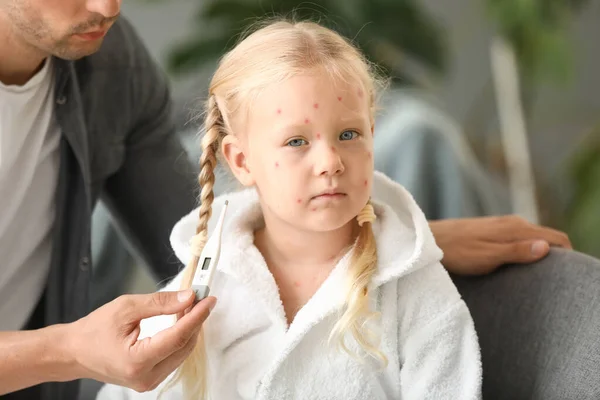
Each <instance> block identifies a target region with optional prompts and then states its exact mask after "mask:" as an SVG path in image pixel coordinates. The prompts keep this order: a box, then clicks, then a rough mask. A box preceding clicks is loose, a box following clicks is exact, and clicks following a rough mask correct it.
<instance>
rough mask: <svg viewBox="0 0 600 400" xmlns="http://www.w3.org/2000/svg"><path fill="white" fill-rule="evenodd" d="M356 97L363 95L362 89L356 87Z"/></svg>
mask: <svg viewBox="0 0 600 400" xmlns="http://www.w3.org/2000/svg"><path fill="white" fill-rule="evenodd" d="M358 97H363V91H362V89H360V88H359V89H358Z"/></svg>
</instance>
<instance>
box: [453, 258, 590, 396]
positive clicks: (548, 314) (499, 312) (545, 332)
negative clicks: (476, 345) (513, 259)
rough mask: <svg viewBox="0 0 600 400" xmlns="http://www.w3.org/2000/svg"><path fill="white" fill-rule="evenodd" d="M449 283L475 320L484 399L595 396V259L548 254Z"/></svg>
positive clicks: (455, 279)
mask: <svg viewBox="0 0 600 400" xmlns="http://www.w3.org/2000/svg"><path fill="white" fill-rule="evenodd" d="M454 281H455V284H456V285H457V286H458V288H459V290H460V292H461V294H462V295H463V298H464V299H465V301H466V302H467V305H468V306H469V309H470V310H471V314H472V316H473V319H474V320H475V327H476V329H477V333H478V336H479V341H480V345H481V353H482V363H483V394H484V396H483V398H484V399H485V400H505V399H506V400H519V399H527V400H553V399H557V400H558V399H560V400H566V399H574V400H575V399H576V400H586V399H590V400H592V399H594V400H598V399H600V261H598V260H597V259H595V258H592V257H589V256H586V255H583V254H581V253H577V252H570V251H565V250H552V252H551V254H550V255H549V256H548V257H546V258H545V259H543V260H541V261H539V262H537V263H535V264H532V265H528V266H508V267H506V268H503V269H500V270H498V271H497V272H495V273H494V274H491V275H489V276H485V277H476V278H464V277H454Z"/></svg>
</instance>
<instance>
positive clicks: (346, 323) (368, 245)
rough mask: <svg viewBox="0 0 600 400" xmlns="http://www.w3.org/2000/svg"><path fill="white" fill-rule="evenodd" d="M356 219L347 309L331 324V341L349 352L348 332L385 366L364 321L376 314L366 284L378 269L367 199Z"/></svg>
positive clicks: (371, 215) (371, 216)
mask: <svg viewBox="0 0 600 400" xmlns="http://www.w3.org/2000/svg"><path fill="white" fill-rule="evenodd" d="M357 220H358V224H359V226H360V231H359V234H358V238H357V239H356V244H355V246H354V250H353V252H352V258H351V260H350V266H349V269H348V281H349V287H348V291H347V294H346V309H345V311H344V313H343V314H342V315H341V317H340V319H339V320H338V322H337V323H336V324H335V326H334V327H333V329H332V331H331V335H330V340H332V339H333V338H336V339H337V340H338V344H339V346H340V347H341V348H342V349H343V350H344V351H345V352H347V353H348V354H351V355H352V352H351V351H350V350H349V349H348V347H347V346H346V344H345V340H344V336H345V334H346V332H347V331H349V332H350V333H351V334H352V336H353V337H354V339H355V340H356V342H357V343H358V344H359V346H360V347H361V348H362V349H363V350H364V351H366V352H367V353H368V354H369V355H370V356H372V357H374V358H375V359H378V360H379V361H381V362H382V363H383V365H386V364H387V358H386V357H385V355H384V354H383V353H382V352H381V351H380V350H379V349H378V348H377V347H376V346H375V345H374V343H373V341H374V340H375V339H376V338H375V337H374V335H373V333H372V332H371V331H369V330H368V327H367V324H366V322H367V321H368V320H369V319H371V318H373V317H376V316H377V313H375V312H372V311H370V310H369V291H368V286H369V283H370V282H371V279H372V278H373V275H375V272H376V271H377V246H376V243H375V235H374V234H373V226H372V225H373V224H372V223H373V221H374V220H375V214H374V212H373V206H372V205H371V204H370V202H369V203H367V205H366V206H365V208H363V210H362V211H361V212H360V213H359V214H358V217H357Z"/></svg>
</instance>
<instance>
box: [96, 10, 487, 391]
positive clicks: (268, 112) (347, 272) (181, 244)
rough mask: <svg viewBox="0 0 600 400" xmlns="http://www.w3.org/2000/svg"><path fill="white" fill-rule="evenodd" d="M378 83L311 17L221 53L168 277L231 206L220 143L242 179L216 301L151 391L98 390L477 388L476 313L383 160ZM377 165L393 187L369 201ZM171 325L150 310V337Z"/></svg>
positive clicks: (183, 280) (188, 273) (185, 282)
mask: <svg viewBox="0 0 600 400" xmlns="http://www.w3.org/2000/svg"><path fill="white" fill-rule="evenodd" d="M377 87H378V81H377V79H376V78H375V76H374V73H373V68H372V67H371V66H370V65H369V64H368V63H367V61H366V60H365V59H364V58H363V57H362V56H361V54H360V53H359V52H358V51H357V50H356V49H355V48H354V47H353V46H352V45H351V44H350V43H348V42H347V41H346V40H344V39H343V38H341V37H340V36H339V35H338V34H336V33H334V32H332V31H330V30H328V29H326V28H324V27H321V26H319V25H317V24H313V23H309V22H301V23H288V22H275V23H271V24H269V25H267V26H265V27H263V28H262V29H259V30H257V31H256V32H254V33H253V34H251V35H249V36H248V37H247V38H246V39H245V40H243V41H242V42H241V43H239V44H238V45H237V47H236V48H235V49H233V50H232V51H231V52H229V53H228V54H227V55H226V56H225V57H224V58H223V59H222V60H221V62H220V65H219V67H218V69H217V71H216V72H215V75H214V78H213V80H212V82H211V85H210V88H209V99H208V102H207V106H206V107H207V108H206V121H205V128H206V134H205V136H204V138H203V140H202V150H203V152H202V157H201V172H200V176H199V181H200V186H201V187H202V192H201V202H202V203H201V206H200V207H199V210H197V211H194V212H193V213H191V214H190V215H188V216H186V217H184V218H183V219H182V221H180V223H178V224H177V225H176V226H175V228H174V230H173V234H172V238H171V239H172V245H173V248H174V250H175V252H176V254H177V255H178V257H179V258H180V259H181V260H182V261H183V262H185V263H186V264H187V265H186V268H185V269H184V270H183V271H182V273H181V274H179V275H178V276H177V277H176V278H175V279H174V280H173V281H172V282H171V283H170V284H169V285H167V287H166V288H165V290H177V289H181V288H187V287H189V286H190V283H191V277H192V274H193V273H194V271H195V269H196V267H197V263H198V256H199V254H200V251H201V247H202V243H203V242H204V241H205V240H206V237H207V232H208V231H209V229H208V226H209V222H210V225H211V228H212V226H213V225H214V222H215V221H214V218H212V219H211V215H215V216H218V213H216V212H214V211H215V210H213V208H215V206H216V207H217V208H218V207H222V205H223V202H224V200H225V198H224V197H222V198H218V199H216V200H215V201H214V202H213V197H214V196H213V191H212V190H213V185H214V183H215V176H214V169H215V166H216V164H217V155H219V156H222V159H223V160H224V161H225V163H226V165H227V166H228V167H229V169H230V170H231V171H232V173H233V175H234V176H235V177H236V178H237V180H238V181H239V182H240V183H241V184H242V185H244V186H246V187H247V188H246V189H245V190H243V191H241V192H236V193H230V194H228V195H227V196H226V198H227V200H228V201H229V206H228V209H229V215H228V217H227V219H226V223H225V227H224V231H223V244H222V249H221V259H220V261H219V264H218V271H217V275H216V277H215V280H214V282H213V287H212V288H211V295H214V296H216V297H217V298H218V304H217V306H216V307H215V309H214V310H213V311H212V313H211V315H210V317H209V318H208V319H207V320H206V322H205V324H204V326H203V329H202V331H201V333H200V335H199V338H198V343H197V345H196V348H195V349H194V351H193V353H192V354H191V355H190V356H189V357H188V359H186V361H185V362H184V363H183V365H182V366H181V367H180V368H179V370H178V371H177V373H176V374H174V375H173V376H171V377H170V379H167V380H166V381H165V382H164V383H163V384H161V385H160V386H159V387H158V388H157V389H155V390H153V391H151V392H148V393H145V394H139V393H136V392H134V391H132V390H129V389H125V388H121V387H117V386H112V385H107V386H105V387H104V388H103V389H102V391H101V393H100V394H99V399H102V400H104V399H112V400H114V399H150V398H152V399H154V398H157V397H158V395H159V394H162V398H164V399H167V400H176V399H182V400H183V399H184V400H191V399H194V400H195V399H205V398H211V399H217V400H235V399H260V400H263V399H264V400H267V399H269V400H271V399H272V400H275V399H277V400H282V399H344V400H346V399H347V400H352V399H356V400H371V399H419V400H421V399H461V400H467V399H478V398H479V397H480V386H481V366H480V355H479V347H478V343H477V337H476V334H475V330H474V326H473V322H472V320H471V317H470V314H469V311H468V310H467V307H466V305H465V304H464V302H463V301H462V299H461V298H460V295H459V294H458V292H457V290H456V288H455V287H454V286H453V284H452V281H451V280H450V278H449V276H448V274H447V273H446V271H445V270H444V269H443V267H442V265H441V264H440V260H441V257H442V254H441V251H440V250H439V248H438V247H437V246H436V245H435V242H434V240H433V236H432V234H431V232H430V230H429V228H428V225H427V222H426V220H425V217H424V216H423V214H422V212H421V211H420V210H419V208H418V207H417V205H416V204H415V202H414V201H413V199H412V197H411V196H410V195H409V194H408V193H407V192H406V191H405V190H404V189H403V188H402V187H401V186H400V185H398V184H396V183H393V182H391V181H390V180H388V179H386V178H385V177H382V176H381V175H379V174H377V173H374V171H373V153H372V150H373V132H374V129H373V128H374V126H373V124H374V110H375V106H376V104H375V94H376V89H377ZM375 177H377V179H379V180H380V181H381V182H383V185H384V186H385V190H386V192H387V194H388V197H389V198H390V201H388V202H379V201H376V200H373V201H371V200H370V197H371V189H372V186H373V182H374V179H375ZM213 203H214V204H213ZM194 231H195V232H196V234H195V235H194ZM192 236H193V237H192ZM190 240H191V241H192V242H193V244H194V245H193V246H191V247H190V245H189V243H190ZM172 324H173V319H172V318H167V317H155V318H151V319H148V320H145V321H143V323H142V326H141V335H140V339H141V338H143V337H151V336H153V335H155V334H156V333H157V332H159V331H161V330H163V329H166V328H167V327H168V326H170V325H172Z"/></svg>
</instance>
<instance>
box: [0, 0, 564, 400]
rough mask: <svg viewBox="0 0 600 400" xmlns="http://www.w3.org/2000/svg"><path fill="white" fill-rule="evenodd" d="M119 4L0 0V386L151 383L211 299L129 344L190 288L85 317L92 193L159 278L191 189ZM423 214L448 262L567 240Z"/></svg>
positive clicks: (157, 85) (64, 393) (520, 256)
mask: <svg viewBox="0 0 600 400" xmlns="http://www.w3.org/2000/svg"><path fill="white" fill-rule="evenodd" d="M119 11H120V0H0V210H1V211H0V259H2V264H1V266H0V268H1V271H0V324H1V325H0V331H1V332H0V395H2V394H6V393H11V392H12V393H11V394H8V395H6V396H5V397H1V396H0V398H4V399H20V398H26V399H32V400H33V399H40V398H44V399H76V398H77V391H78V385H77V382H76V381H75V380H77V379H80V378H92V379H96V380H99V381H103V382H112V383H117V384H120V385H124V386H129V387H132V388H134V389H136V390H139V391H144V390H148V389H152V388H153V387H155V386H156V385H157V384H158V383H159V382H160V381H161V380H163V379H164V378H165V377H166V376H167V375H168V374H169V373H170V372H172V371H173V370H174V369H175V368H177V366H178V365H179V364H180V363H181V362H182V360H183V359H184V358H185V356H186V355H187V354H188V353H189V351H190V350H191V348H192V347H193V345H194V343H195V338H196V333H197V332H198V330H199V328H200V326H201V324H202V322H203V321H204V319H205V318H206V317H207V315H208V312H209V309H210V308H211V307H212V306H214V301H215V299H213V298H209V299H207V300H205V301H203V302H200V303H199V304H198V305H197V306H195V307H194V308H192V309H191V311H189V312H188V313H187V314H186V315H185V316H184V317H183V318H182V319H180V321H179V322H178V323H177V324H176V325H175V327H174V328H173V329H170V330H169V331H165V332H164V333H163V334H161V335H158V336H156V337H154V338H152V339H151V340H148V339H146V340H144V341H141V342H137V341H136V339H137V334H138V332H139V327H138V324H139V321H140V320H141V319H143V318H147V317H149V316H151V315H156V314H161V313H162V314H174V313H179V312H181V311H182V310H186V309H189V308H190V306H191V304H192V302H193V299H192V298H191V293H181V294H180V296H179V298H180V299H181V301H178V299H177V298H178V296H177V294H176V293H167V294H161V295H160V296H159V295H156V294H154V295H148V296H122V297H120V298H118V299H116V300H115V301H113V302H111V303H108V304H107V305H105V306H103V307H101V308H99V309H98V310H96V311H94V312H93V313H91V314H89V315H87V316H86V314H87V312H88V295H89V289H88V287H89V282H90V279H91V276H90V256H89V253H90V223H91V212H92V209H93V207H94V205H95V204H96V203H97V202H98V200H99V199H102V200H103V201H105V202H106V204H107V205H108V206H109V208H110V209H111V211H112V213H113V215H114V216H115V219H116V220H117V221H118V222H119V225H120V226H121V228H122V229H123V230H124V232H125V233H126V234H127V236H128V239H129V240H130V241H131V243H132V244H133V245H134V246H135V247H136V249H137V251H138V252H139V254H140V255H141V256H142V257H143V259H144V261H145V262H146V263H147V264H148V265H149V266H151V268H152V270H153V272H154V274H155V277H156V278H157V279H161V280H162V279H166V278H168V277H171V276H173V275H175V274H176V273H177V271H178V269H179V267H180V266H179V265H177V264H176V263H175V261H174V258H173V256H172V251H171V250H170V247H169V243H168V235H169V233H170V230H171V228H172V226H173V225H174V223H175V222H176V221H177V220H178V219H179V218H180V217H181V216H183V215H184V214H186V213H187V212H189V210H191V209H192V208H193V207H194V206H195V204H194V199H195V198H196V195H195V194H196V184H195V182H196V180H195V176H194V175H195V172H194V168H193V167H191V166H190V165H188V163H187V157H186V156H185V154H184V150H183V148H182V147H181V145H180V143H179V141H178V139H177V137H176V134H175V129H174V124H173V122H172V118H171V113H170V97H169V92H168V88H167V82H166V81H165V79H164V77H163V76H162V74H161V73H160V72H159V70H158V68H157V66H156V65H155V64H154V63H153V62H152V60H151V57H150V56H149V54H148V52H147V50H146V49H145V48H144V45H143V43H142V42H141V40H140V39H139V38H138V36H137V35H136V34H135V32H134V31H133V29H132V27H131V26H130V25H129V24H128V23H127V21H125V20H124V19H118V15H119ZM109 29H110V30H109ZM431 227H432V230H433V231H434V234H435V235H436V239H437V240H438V242H439V244H440V247H442V249H443V250H444V252H445V258H444V263H445V265H446V267H447V268H448V269H450V270H451V271H454V272H457V273H465V274H477V273H486V272H489V271H491V270H493V269H494V268H496V267H497V266H499V265H500V264H503V263H505V262H530V261H534V260H536V259H539V258H541V257H543V256H545V255H546V254H547V252H548V248H549V244H556V245H562V246H565V247H568V246H569V243H568V239H567V238H566V236H565V235H564V234H562V233H559V232H555V231H552V230H549V229H546V228H541V227H537V226H531V225H529V224H527V223H526V222H524V221H522V220H519V219H515V218H496V219H474V220H449V221H439V222H435V223H432V224H431ZM483 227H485V228H486V229H483ZM42 382H53V383H47V384H44V385H41V386H40V385H38V384H40V383H42ZM60 382H62V383H60ZM23 388H28V389H25V390H21V389H23Z"/></svg>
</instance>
